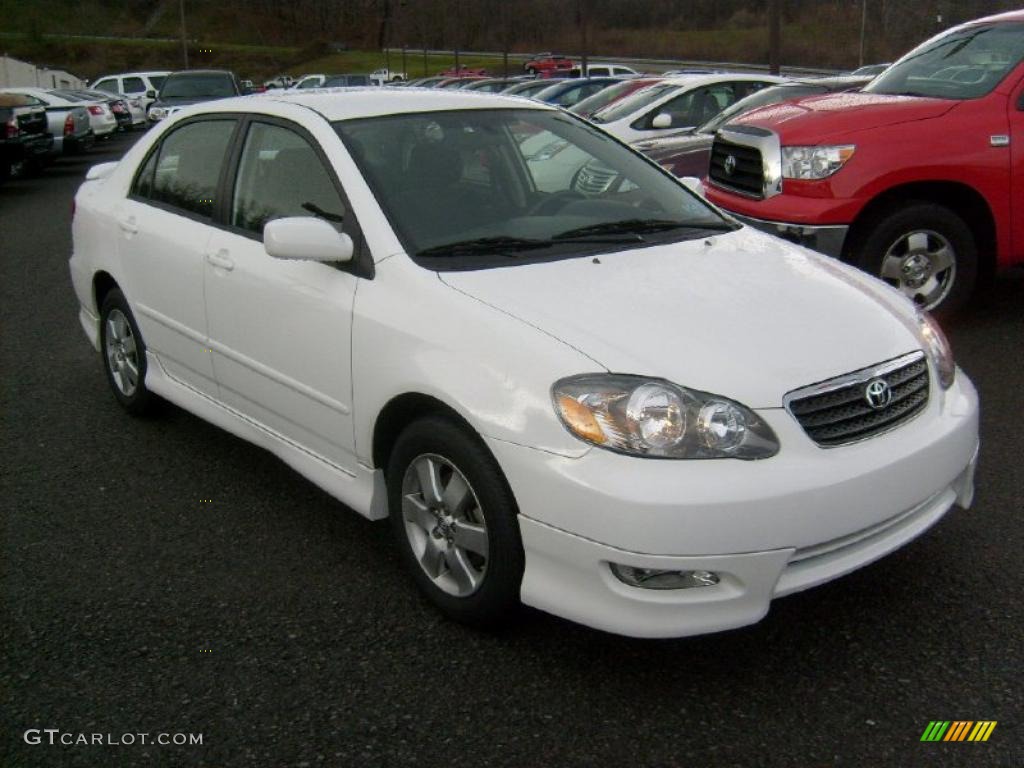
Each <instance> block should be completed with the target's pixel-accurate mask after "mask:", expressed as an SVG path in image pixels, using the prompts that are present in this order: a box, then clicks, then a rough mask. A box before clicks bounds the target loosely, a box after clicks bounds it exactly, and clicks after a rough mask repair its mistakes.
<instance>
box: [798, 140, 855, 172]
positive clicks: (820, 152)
mask: <svg viewBox="0 0 1024 768" xmlns="http://www.w3.org/2000/svg"><path fill="white" fill-rule="evenodd" d="M854 149H856V147H854V145H853V144H843V145H842V146H836V147H783V148H782V177H783V178H785V179H824V178H827V177H829V176H831V175H832V174H833V173H835V172H836V171H838V170H839V169H840V168H842V167H843V166H844V165H845V164H846V161H847V160H849V159H850V158H851V157H853V151H854Z"/></svg>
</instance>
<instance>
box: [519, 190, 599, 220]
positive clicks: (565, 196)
mask: <svg viewBox="0 0 1024 768" xmlns="http://www.w3.org/2000/svg"><path fill="white" fill-rule="evenodd" d="M584 199H586V196H585V195H584V194H583V193H582V192H577V191H576V190H575V189H562V190H559V191H558V192H553V193H551V194H550V195H545V196H544V197H543V198H541V199H540V200H538V201H537V202H535V203H534V204H533V205H531V206H530V207H529V208H528V209H527V211H526V215H527V216H551V215H553V214H555V213H558V211H560V210H562V208H564V207H565V206H566V205H567V204H569V203H570V202H572V201H573V200H584Z"/></svg>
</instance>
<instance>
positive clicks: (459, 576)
mask: <svg viewBox="0 0 1024 768" xmlns="http://www.w3.org/2000/svg"><path fill="white" fill-rule="evenodd" d="M402 517H403V519H404V521H405V533H406V536H407V537H408V539H409V545H410V546H411V548H412V552H413V555H414V557H415V558H416V560H417V561H418V562H419V564H420V567H421V568H422V569H423V571H424V573H426V574H427V576H428V577H429V578H430V580H431V581H433V582H434V584H435V585H437V587H438V588H440V589H441V590H443V591H444V592H446V593H448V594H449V595H453V596H455V597H468V596H469V595H472V594H473V593H474V592H476V591H477V590H478V589H479V588H480V585H481V584H482V583H483V580H484V576H485V574H486V571H487V545H488V536H487V524H486V522H485V519H484V516H483V511H482V509H481V507H480V501H479V499H478V498H477V495H476V492H475V491H474V490H473V488H472V486H470V484H469V481H468V480H466V477H465V475H463V474H462V472H460V471H459V468H458V467H456V466H455V465H454V464H453V463H452V462H450V461H449V460H448V459H445V458H444V457H442V456H438V455H436V454H423V455H420V456H417V457H416V458H415V459H414V460H413V461H412V463H411V464H409V467H408V469H407V470H406V472H405V477H404V478H403V479H402Z"/></svg>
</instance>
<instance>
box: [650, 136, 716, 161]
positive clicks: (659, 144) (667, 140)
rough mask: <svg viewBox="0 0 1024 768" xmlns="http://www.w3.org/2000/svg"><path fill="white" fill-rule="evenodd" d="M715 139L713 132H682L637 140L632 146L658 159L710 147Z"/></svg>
mask: <svg viewBox="0 0 1024 768" xmlns="http://www.w3.org/2000/svg"><path fill="white" fill-rule="evenodd" d="M714 140H715V136H714V134H712V133H680V134H675V135H670V136H662V137H659V138H656V139H645V140H644V141H637V142H635V143H633V144H632V145H630V146H632V147H633V149H637V150H640V151H641V152H643V153H644V154H645V155H647V156H648V157H650V158H652V159H655V160H657V159H658V158H662V157H668V156H672V155H677V154H680V153H683V152H696V151H700V150H704V149H708V148H710V147H711V144H712V142H713V141H714Z"/></svg>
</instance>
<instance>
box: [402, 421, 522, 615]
mask: <svg viewBox="0 0 1024 768" xmlns="http://www.w3.org/2000/svg"><path fill="white" fill-rule="evenodd" d="M387 487H388V503H389V508H390V520H391V527H392V531H393V533H394V536H395V541H396V543H397V545H398V548H399V551H400V552H401V557H402V560H403V562H404V563H405V566H406V568H407V570H408V571H409V573H410V574H411V575H412V577H413V580H414V581H415V582H416V585H417V587H418V588H419V589H420V591H421V592H422V593H423V594H424V595H425V596H426V597H427V599H428V600H430V602H431V603H433V604H434V605H435V606H436V607H437V608H439V609H440V610H441V611H442V612H443V613H444V614H446V615H447V616H449V617H450V618H452V619H455V620H456V621H460V622H463V623H466V624H472V625H475V626H495V625H499V624H502V623H505V622H507V621H508V620H509V619H510V618H511V617H513V616H514V615H515V613H516V610H517V608H518V607H519V588H520V584H521V582H522V578H523V561H524V558H523V544H522V540H521V538H520V534H519V524H518V521H517V517H516V516H517V513H518V510H517V507H516V503H515V499H514V498H513V496H512V491H511V489H510V488H509V487H508V483H507V482H506V480H505V477H504V475H503V474H502V472H501V469H500V468H499V467H498V464H497V462H496V461H495V460H494V457H493V456H492V455H491V454H490V452H489V451H488V450H487V447H486V446H485V445H484V444H483V441H481V440H480V438H479V437H477V436H476V435H475V434H473V433H472V432H471V431H470V430H468V429H467V428H466V427H464V426H462V425H460V424H458V423H456V422H455V421H454V420H452V419H448V418H444V417H441V416H429V417H426V418H423V419H420V420H418V421H415V422H413V423H412V424H410V425H409V426H408V427H406V429H405V430H404V431H403V432H402V433H401V435H400V436H399V437H398V440H397V441H396V443H395V447H394V449H393V450H392V452H391V458H390V460H389V462H388V468H387Z"/></svg>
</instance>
